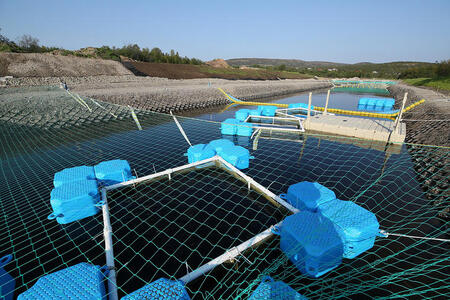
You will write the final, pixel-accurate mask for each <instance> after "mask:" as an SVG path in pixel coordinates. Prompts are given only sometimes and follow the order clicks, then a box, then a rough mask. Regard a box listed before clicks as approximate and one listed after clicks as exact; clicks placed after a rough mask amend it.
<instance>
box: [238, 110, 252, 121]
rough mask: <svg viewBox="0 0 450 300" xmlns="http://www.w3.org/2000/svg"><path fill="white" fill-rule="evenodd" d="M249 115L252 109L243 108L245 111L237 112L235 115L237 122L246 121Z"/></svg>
mask: <svg viewBox="0 0 450 300" xmlns="http://www.w3.org/2000/svg"><path fill="white" fill-rule="evenodd" d="M249 113H250V109H246V108H243V109H240V110H238V111H236V112H235V113H234V115H235V118H236V119H237V120H239V121H245V119H247V117H248V115H249Z"/></svg>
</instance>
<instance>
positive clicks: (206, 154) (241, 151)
mask: <svg viewBox="0 0 450 300" xmlns="http://www.w3.org/2000/svg"><path fill="white" fill-rule="evenodd" d="M215 155H219V156H221V157H222V158H223V159H225V160H226V161H227V162H229V163H230V164H232V165H233V166H235V167H236V168H238V169H241V170H242V169H246V168H248V167H249V162H250V159H253V158H254V157H253V156H250V152H249V151H248V150H247V149H245V148H244V147H241V146H236V145H235V144H234V143H233V142H232V141H230V140H227V139H219V140H213V141H211V142H209V143H208V144H207V145H206V144H198V145H193V146H191V147H189V149H188V150H187V153H185V156H187V157H188V162H189V163H193V162H197V161H200V160H204V159H207V158H211V157H213V156H215Z"/></svg>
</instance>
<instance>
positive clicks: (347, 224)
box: [318, 200, 380, 258]
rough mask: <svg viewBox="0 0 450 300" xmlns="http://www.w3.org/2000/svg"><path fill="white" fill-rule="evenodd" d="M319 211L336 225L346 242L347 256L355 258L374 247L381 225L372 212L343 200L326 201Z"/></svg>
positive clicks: (345, 252) (345, 255)
mask: <svg viewBox="0 0 450 300" xmlns="http://www.w3.org/2000/svg"><path fill="white" fill-rule="evenodd" d="M318 211H319V212H320V213H321V214H322V215H323V216H325V217H326V218H328V219H329V220H330V221H332V222H333V223H334V224H335V225H336V227H337V229H338V233H339V235H340V237H341V238H342V241H343V244H344V254H343V256H344V257H345V258H355V257H356V256H358V255H360V254H361V253H363V252H365V251H367V250H369V249H370V248H372V247H373V245H374V243H375V237H376V236H377V235H378V233H379V230H380V225H379V224H378V220H377V217H376V216H375V215H374V214H373V213H372V212H370V211H368V210H367V209H365V208H363V207H361V206H359V205H357V204H356V203H353V202H351V201H342V200H335V201H330V202H327V203H324V204H322V205H321V206H319V209H318Z"/></svg>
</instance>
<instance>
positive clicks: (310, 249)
mask: <svg viewBox="0 0 450 300" xmlns="http://www.w3.org/2000/svg"><path fill="white" fill-rule="evenodd" d="M280 235H281V242H280V247H281V250H282V251H283V253H284V254H285V255H286V256H287V257H288V258H289V259H290V260H291V262H292V263H293V264H294V265H295V266H296V267H297V268H298V269H299V270H300V272H302V274H305V275H308V276H311V277H314V278H317V277H319V276H322V275H323V274H325V273H327V272H329V271H331V270H332V269H334V268H336V267H337V266H339V265H340V264H341V262H342V254H343V252H344V250H343V244H342V240H341V238H340V236H339V234H338V232H337V230H336V228H335V225H334V224H333V223H332V222H331V221H330V220H329V219H328V218H326V217H324V216H323V215H321V214H320V213H313V212H310V211H301V212H299V213H296V214H294V215H291V216H289V217H287V218H286V219H284V221H283V223H282V226H281V233H280Z"/></svg>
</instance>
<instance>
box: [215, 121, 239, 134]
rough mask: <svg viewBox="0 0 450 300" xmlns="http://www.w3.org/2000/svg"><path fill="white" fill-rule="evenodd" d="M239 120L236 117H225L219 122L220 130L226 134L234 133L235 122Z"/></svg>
mask: <svg viewBox="0 0 450 300" xmlns="http://www.w3.org/2000/svg"><path fill="white" fill-rule="evenodd" d="M239 123H240V121H239V120H237V119H226V120H225V121H223V122H222V123H221V124H220V130H221V133H222V134H228V135H236V131H237V128H236V124H239Z"/></svg>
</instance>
